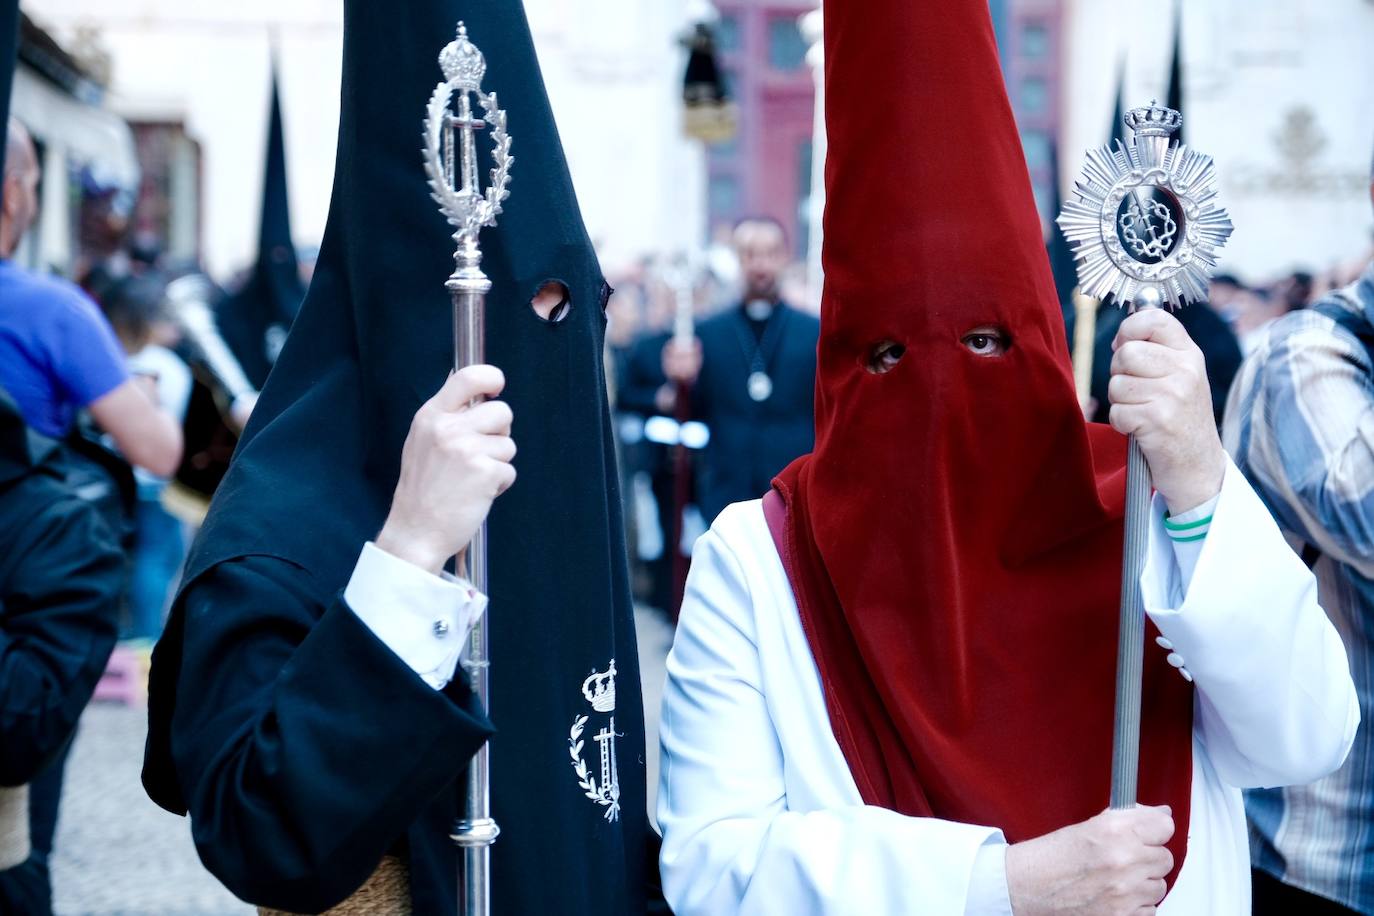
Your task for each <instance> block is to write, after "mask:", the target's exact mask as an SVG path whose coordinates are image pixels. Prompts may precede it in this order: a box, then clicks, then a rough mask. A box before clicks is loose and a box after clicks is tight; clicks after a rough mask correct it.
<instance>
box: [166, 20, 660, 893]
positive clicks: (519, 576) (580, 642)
mask: <svg viewBox="0 0 1374 916" xmlns="http://www.w3.org/2000/svg"><path fill="white" fill-rule="evenodd" d="M344 11H345V17H344V64H343V89H342V99H343V102H342V110H341V115H340V123H339V146H338V158H337V164H336V167H335V175H334V190H333V198H332V202H331V205H330V213H329V220H328V223H327V226H326V229H325V233H324V239H323V243H322V246H321V251H320V257H319V261H318V262H317V265H316V270H315V275H314V279H313V280H312V282H311V285H310V290H309V293H308V294H307V296H306V299H305V304H304V305H303V306H302V308H301V311H300V314H299V315H298V316H297V318H296V322H295V325H294V327H293V329H292V332H291V336H290V337H289V338H288V340H287V342H286V347H285V349H284V350H283V351H282V354H281V356H280V358H279V359H278V361H277V365H276V368H275V369H274V370H273V372H272V376H271V378H270V380H269V381H268V383H267V386H266V388H265V389H264V391H263V392H262V397H261V399H260V400H259V402H258V405H257V409H256V410H255V412H254V414H253V417H252V420H251V422H250V423H249V425H248V428H247V430H246V431H245V434H244V438H243V441H242V443H241V444H240V447H239V450H238V453H237V454H236V456H235V459H234V462H233V464H232V466H231V468H230V470H229V473H228V475H227V476H226V477H225V480H224V482H223V484H222V485H221V486H220V488H219V490H218V492H217V493H216V495H215V499H214V502H213V504H212V505H211V508H210V512H209V516H208V518H207V519H206V522H205V525H204V527H203V528H202V530H201V533H200V536H199V538H198V539H197V542H196V544H195V546H194V547H193V549H192V552H191V556H190V559H189V561H188V566H187V570H186V575H185V581H186V582H192V581H194V580H195V579H196V578H197V577H198V576H200V575H201V574H202V573H204V572H205V571H206V570H208V569H210V568H211V567H213V566H215V565H217V564H219V563H223V562H226V561H230V560H233V559H235V558H238V557H242V556H246V555H250V554H268V555H271V556H276V557H281V558H284V559H286V560H288V561H290V562H291V563H293V564H295V565H296V566H299V567H301V568H302V569H303V570H304V573H305V575H306V576H308V578H309V580H310V582H311V583H312V586H311V587H312V589H313V590H315V591H316V592H317V594H318V598H319V601H320V603H321V605H322V606H324V605H327V604H328V603H329V602H330V601H332V600H333V598H334V596H335V595H337V594H338V591H339V590H340V589H341V588H342V587H343V586H344V584H345V583H346V581H347V579H348V577H349V574H350V573H351V571H352V568H353V565H354V563H355V562H356V560H357V557H358V553H359V550H360V548H361V546H362V544H363V542H364V541H365V540H367V539H369V538H371V537H373V536H374V535H375V533H376V532H377V530H378V529H379V528H380V527H381V524H382V522H383V521H384V517H385V513H386V511H387V508H388V505H389V503H390V499H391V496H392V493H393V491H394V489H395V484H396V479H397V475H398V472H399V465H400V455H401V446H402V443H403V441H404V439H405V436H406V432H407V430H408V429H409V425H410V422H411V418H412V416H413V415H414V413H415V411H416V409H418V408H419V406H420V405H421V404H422V403H423V402H424V401H425V400H426V399H428V398H429V397H430V396H431V395H432V394H433V393H434V392H435V391H437V390H438V389H439V387H440V386H441V385H442V383H443V381H444V379H445V378H446V377H447V375H448V372H449V370H450V367H451V365H452V359H453V341H452V311H451V305H450V301H449V296H448V293H447V292H446V291H445V289H444V281H445V280H446V279H447V278H448V276H449V274H450V273H451V272H452V269H453V247H454V246H453V241H452V239H451V237H450V230H449V228H448V227H447V225H446V223H445V221H444V219H443V217H442V216H441V215H440V213H439V211H438V209H437V208H436V206H435V204H434V203H433V202H432V201H431V200H430V196H429V190H428V188H427V186H426V182H425V172H424V169H423V167H422V160H421V154H420V149H421V122H422V119H423V116H424V113H425V109H426V104H427V102H428V100H429V97H430V94H431V93H432V92H433V91H434V87H435V84H436V83H438V82H439V81H440V80H441V79H442V73H441V71H440V69H439V65H438V60H437V59H438V54H439V52H440V50H441V49H442V48H443V47H444V45H445V44H446V43H448V42H449V41H451V40H452V39H453V36H454V29H455V26H456V24H457V22H458V21H459V20H464V21H465V22H466V25H467V31H468V34H469V36H470V37H471V39H472V41H473V42H474V43H475V44H476V45H477V46H478V47H479V48H480V49H481V50H482V51H483V52H484V53H485V55H486V59H487V64H488V69H487V74H486V78H485V80H484V87H485V88H486V89H487V90H488V91H495V92H496V93H497V94H498V97H499V99H500V104H501V107H502V108H504V109H506V110H507V112H508V113H509V130H510V133H511V136H512V138H513V144H514V145H513V153H514V156H515V160H516V161H515V164H514V168H513V170H512V180H511V187H510V191H511V195H510V198H509V199H508V200H507V201H506V202H505V205H504V212H503V213H502V215H501V216H500V219H499V223H498V225H497V226H496V228H494V229H488V230H486V231H484V232H483V234H482V239H481V245H482V251H483V254H484V258H483V262H482V267H483V270H484V271H485V272H486V274H487V275H488V276H489V277H490V278H491V281H492V290H491V293H490V294H489V295H488V297H487V328H488V330H487V353H488V358H489V360H490V362H492V363H493V364H495V365H497V366H499V367H500V368H501V369H502V370H503V371H504V372H505V374H506V379H507V386H506V391H505V394H504V395H503V398H504V400H506V401H507V402H508V403H509V404H510V405H511V407H512V409H513V410H514V414H515V426H514V436H515V439H516V441H517V443H518V444H519V447H520V454H519V456H518V457H517V458H516V461H515V464H516V468H517V470H518V473H519V479H518V480H517V482H516V484H515V486H514V487H513V488H512V489H511V490H510V491H509V492H508V493H506V494H505V495H503V496H502V497H501V498H500V499H499V500H497V502H496V505H495V508H494V509H493V511H492V514H491V519H490V551H491V562H490V585H489V591H490V599H491V602H490V607H489V609H488V611H487V616H488V620H489V621H490V627H491V642H492V669H491V670H492V720H493V722H494V723H495V724H496V727H497V729H498V734H497V737H496V738H495V739H493V741H492V770H493V772H494V773H495V774H496V776H495V778H494V782H493V808H494V812H495V816H496V818H497V820H498V822H499V823H500V824H501V830H502V832H501V838H500V840H499V841H498V842H499V847H498V848H497V849H496V850H494V851H493V855H492V863H493V870H494V881H495V886H496V890H495V892H494V896H495V898H496V899H498V900H499V901H500V902H499V904H498V907H499V909H500V911H501V912H511V913H517V912H519V913H552V912H558V913H566V914H572V916H576V914H583V913H585V914H587V916H593V914H596V916H600V914H620V913H630V912H643V907H644V902H643V901H644V896H645V893H646V892H645V884H644V879H645V876H646V872H645V869H644V865H645V862H646V859H645V853H646V844H647V842H648V826H647V817H646V812H645V807H644V806H645V786H644V768H643V755H644V733H643V720H642V703H641V698H640V692H639V684H640V680H639V672H638V664H637V651H636V646H635V638H634V616H633V605H632V603H631V600H630V594H629V585H628V575H627V563H626V554H625V544H624V528H623V523H622V518H621V497H620V494H619V492H618V482H617V480H618V478H617V472H616V465H615V453H614V440H613V434H612V428H611V423H610V416H609V411H608V407H607V398H606V387H605V372H604V368H603V365H602V352H603V336H604V330H605V315H604V305H605V301H606V297H607V294H608V289H607V287H606V284H605V282H604V280H603V279H602V274H601V270H600V267H599V265H598V263H597V259H596V255H595V253H594V252H593V250H592V246H591V243H590V241H589V238H588V235H587V232H586V229H585V227H584V226H583V223H582V218H581V215H580V212H579V210H578V205H577V200H576V197H575V195H574V193H573V186H572V181H571V178H570V175H569V172H568V168H567V163H566V161H565V158H564V155H563V149H562V145H561V143H560V141H559V136H558V131H557V128H556V126H555V123H554V119H553V112H552V111H551V109H550V106H549V101H548V97H547V95H546V93H545V89H544V84H543V81H542V78H541V76H540V71H539V65H538V61H537V59H536V55H535V50H534V45H533V41H532V38H531V35H530V31H529V26H528V24H527V22H526V20H525V13H524V9H523V7H522V5H521V3H520V2H519V0H408V2H406V3H396V4H383V3H378V2H376V0H346V2H345V3H344ZM479 143H480V145H481V147H482V149H483V150H484V152H483V156H484V160H485V161H484V163H480V164H479V165H481V168H480V171H481V174H483V175H484V176H485V175H486V174H487V172H488V167H489V165H490V162H489V156H488V155H487V154H486V152H485V150H486V148H487V143H488V140H487V138H485V137H483V138H481V139H480V140H479ZM551 279H553V280H559V281H562V282H563V283H564V284H565V285H566V286H567V288H568V289H569V291H570V294H571V308H570V310H569V311H568V312H567V314H566V317H565V318H563V320H561V321H559V322H557V323H550V322H546V321H544V320H543V319H541V318H540V317H539V316H538V315H536V314H535V312H534V311H533V310H532V309H531V308H530V305H529V302H530V300H531V298H532V297H533V295H534V294H535V292H536V291H537V290H538V289H539V288H540V287H541V286H542V285H543V284H544V283H545V282H546V281H548V280H551ZM192 624H193V622H188V621H186V620H185V618H184V617H183V616H182V615H181V614H180V605H179V604H178V606H177V607H176V608H175V609H174V612H173V617H172V619H171V621H170V622H169V626H168V630H167V633H166V635H164V637H163V639H162V641H161V642H160V643H159V645H158V649H157V652H156V653H155V655H154V660H153V671H152V680H151V687H150V699H149V719H150V724H151V732H150V738H149V749H148V758H147V760H146V762H145V771H144V779H145V784H146V785H147V786H148V787H149V790H150V794H152V795H153V796H154V798H155V799H156V800H158V801H159V802H160V803H162V804H163V805H164V806H169V807H173V808H176V807H181V799H180V798H179V793H178V790H177V784H176V779H175V774H174V773H173V772H172V769H171V762H170V753H169V745H168V741H169V736H170V721H171V714H172V710H173V704H174V702H175V697H174V691H175V684H176V679H177V672H178V670H179V665H180V646H181V644H182V639H183V636H182V633H184V634H185V635H184V638H185V639H186V640H191V639H193V638H195V637H194V632H193V626H192ZM612 660H613V661H614V668H615V669H616V672H617V673H618V680H619V685H618V687H619V699H618V701H617V706H616V711H615V714H614V715H615V719H614V723H613V724H614V728H613V730H614V731H615V733H616V736H617V745H616V746H617V747H618V748H619V750H618V752H617V755H616V760H617V762H618V767H619V787H620V792H619V805H620V810H619V812H618V817H614V818H613V817H610V816H609V811H608V809H607V808H606V807H604V806H601V805H599V804H598V803H597V802H596V801H595V800H589V799H588V797H587V795H586V794H585V791H584V789H583V788H582V787H581V786H580V785H579V781H578V774H577V773H576V772H575V768H574V766H573V765H572V763H573V761H570V760H569V748H570V747H571V746H572V742H571V741H570V738H569V735H570V728H572V727H573V726H575V725H576V724H577V722H578V721H579V717H583V716H586V715H587V714H592V715H593V716H595V713H594V712H593V711H592V708H591V707H590V706H589V705H588V702H587V700H586V699H585V698H584V695H583V692H582V687H583V683H584V681H585V680H586V679H587V678H588V676H589V674H591V673H592V672H593V671H600V672H604V671H606V670H607V668H608V666H609V665H610V664H611V663H612ZM583 722H584V723H585V719H583ZM590 735H591V733H589V737H590ZM586 743H587V744H588V745H589V746H590V744H591V742H590V741H587V742H586ZM463 763H464V762H463V761H454V767H455V771H456V770H457V769H458V768H459V767H461V766H462V765H463ZM433 840H434V842H436V843H438V844H439V845H437V846H434V847H433V849H435V850H439V853H438V854H441V855H442V856H445V857H449V858H452V846H451V844H449V842H448V840H447V838H446V837H444V838H433ZM411 842H412V843H414V842H415V835H414V833H413V832H412V835H411ZM532 870H542V871H545V872H547V874H548V875H549V879H548V880H530V875H531V874H532V873H533V872H532ZM450 874H451V873H450ZM452 883H453V882H452V881H451V880H447V879H446V880H445V882H444V884H443V886H442V887H440V888H439V890H440V891H442V892H443V893H445V894H450V895H451V894H452V887H451V885H452ZM436 911H437V910H436ZM449 911H451V910H449Z"/></svg>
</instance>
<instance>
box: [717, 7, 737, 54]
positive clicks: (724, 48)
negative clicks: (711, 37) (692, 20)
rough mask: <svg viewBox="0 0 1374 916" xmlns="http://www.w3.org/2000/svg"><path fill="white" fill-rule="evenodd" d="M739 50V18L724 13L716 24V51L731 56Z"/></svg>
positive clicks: (732, 14)
mask: <svg viewBox="0 0 1374 916" xmlns="http://www.w3.org/2000/svg"><path fill="white" fill-rule="evenodd" d="M739 49H740V41H739V16H737V15H735V14H734V13H726V14H724V15H723V16H721V17H720V20H719V21H718V22H717V23H716V50H717V51H719V52H720V53H721V54H731V53H734V52H735V51H738V50H739Z"/></svg>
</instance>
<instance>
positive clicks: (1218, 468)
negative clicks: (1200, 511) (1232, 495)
mask: <svg viewBox="0 0 1374 916" xmlns="http://www.w3.org/2000/svg"><path fill="white" fill-rule="evenodd" d="M1225 476H1226V453H1225V452H1224V451H1221V450H1220V448H1218V450H1217V454H1216V455H1214V456H1213V458H1212V459H1211V460H1210V461H1208V462H1206V467H1205V469H1203V468H1199V470H1198V472H1197V473H1195V474H1192V475H1190V476H1189V478H1188V479H1187V480H1183V481H1180V482H1179V484H1178V485H1177V486H1171V487H1170V488H1169V490H1168V491H1167V492H1166V491H1164V490H1160V495H1161V496H1163V497H1164V504H1165V505H1166V506H1168V508H1169V514H1170V515H1173V516H1178V515H1185V514H1187V513H1188V512H1191V511H1192V510H1193V509H1196V508H1197V507H1198V506H1201V505H1204V504H1206V503H1209V502H1211V501H1212V500H1214V499H1216V498H1217V496H1218V495H1219V494H1220V493H1221V484H1222V480H1223V479H1224V478H1225Z"/></svg>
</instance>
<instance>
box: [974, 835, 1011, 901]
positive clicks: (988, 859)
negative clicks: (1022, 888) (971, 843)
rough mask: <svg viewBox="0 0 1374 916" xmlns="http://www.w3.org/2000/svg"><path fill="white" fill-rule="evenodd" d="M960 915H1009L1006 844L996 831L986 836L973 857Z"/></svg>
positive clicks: (1009, 899)
mask: <svg viewBox="0 0 1374 916" xmlns="http://www.w3.org/2000/svg"><path fill="white" fill-rule="evenodd" d="M964 916H1011V892H1010V891H1009V890H1007V844H1006V843H1005V842H1004V841H1003V840H1002V838H1001V836H1000V835H998V836H993V837H989V838H988V840H987V842H986V843H984V844H983V845H982V846H981V847H979V849H978V852H977V854H976V855H975V856H974V857H973V871H972V872H971V873H970V875H969V884H968V899H967V900H965V901H964Z"/></svg>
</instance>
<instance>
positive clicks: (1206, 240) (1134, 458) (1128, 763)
mask: <svg viewBox="0 0 1374 916" xmlns="http://www.w3.org/2000/svg"><path fill="white" fill-rule="evenodd" d="M1182 124H1183V116H1182V115H1180V114H1179V113H1178V112H1177V111H1174V110H1173V109H1170V108H1161V107H1160V106H1158V105H1157V104H1155V103H1154V102H1151V103H1150V105H1149V107H1147V108H1136V109H1132V110H1131V111H1130V112H1129V113H1128V114H1127V115H1126V126H1127V127H1129V128H1131V130H1132V131H1133V132H1134V136H1133V138H1132V140H1131V143H1130V145H1126V144H1124V143H1121V142H1120V141H1117V146H1116V149H1112V148H1111V147H1103V148H1101V149H1096V150H1091V151H1089V152H1088V160H1087V163H1086V164H1085V165H1084V167H1083V175H1082V177H1081V178H1080V179H1079V180H1078V184H1077V196H1076V197H1075V199H1073V200H1070V201H1069V202H1068V203H1067V204H1065V206H1064V212H1063V213H1062V214H1060V216H1059V225H1060V227H1062V228H1063V230H1064V235H1065V237H1066V238H1068V240H1069V242H1070V243H1071V244H1073V246H1074V255H1075V258H1076V260H1077V261H1078V279H1079V285H1080V287H1081V289H1082V292H1083V293H1084V294H1085V295H1088V296H1092V297H1094V298H1097V299H1103V298H1105V297H1107V296H1108V295H1110V296H1112V297H1113V298H1114V299H1115V300H1116V301H1117V302H1118V303H1119V304H1121V305H1123V306H1128V307H1129V308H1130V310H1131V311H1133V312H1134V311H1135V310H1137V309H1147V308H1162V307H1164V306H1165V305H1166V304H1167V305H1168V306H1169V308H1181V307H1182V306H1183V305H1185V304H1186V303H1188V302H1198V301H1200V300H1203V299H1205V298H1206V296H1207V278H1208V275H1209V273H1210V271H1211V269H1212V268H1214V267H1215V266H1216V257H1217V252H1218V251H1219V250H1220V249H1221V247H1222V246H1223V245H1224V244H1226V240H1227V239H1228V238H1229V237H1230V235H1231V228H1232V227H1231V219H1230V217H1229V216H1227V214H1226V211H1225V210H1224V209H1222V208H1221V206H1220V205H1219V204H1218V203H1217V201H1216V197H1217V190H1216V167H1215V165H1214V164H1213V162H1212V159H1211V157H1210V156H1205V155H1203V154H1201V153H1198V152H1194V151H1193V150H1190V149H1188V148H1187V147H1186V146H1184V145H1183V144H1181V143H1176V142H1172V140H1171V138H1172V137H1173V135H1174V133H1176V132H1177V131H1178V129H1179V127H1180V126H1182ZM1128 447H1129V453H1128V457H1127V464H1126V539H1125V546H1124V557H1123V562H1122V569H1121V629H1120V632H1119V635H1118V637H1117V659H1116V664H1117V675H1116V725H1115V732H1114V734H1113V742H1112V794H1111V806H1112V807H1113V808H1130V807H1134V805H1135V803H1136V781H1137V777H1138V776H1139V771H1140V690H1141V669H1142V665H1143V662H1144V643H1145V609H1144V605H1143V602H1142V600H1141V595H1140V574H1141V571H1142V569H1143V568H1144V565H1145V548H1146V538H1147V536H1148V533H1149V524H1150V518H1149V511H1150V491H1151V485H1150V469H1149V467H1148V466H1147V465H1146V464H1145V457H1144V455H1143V454H1142V453H1141V451H1140V446H1139V445H1138V444H1137V443H1136V441H1135V437H1134V436H1131V437H1130V443H1129V446H1128Z"/></svg>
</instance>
